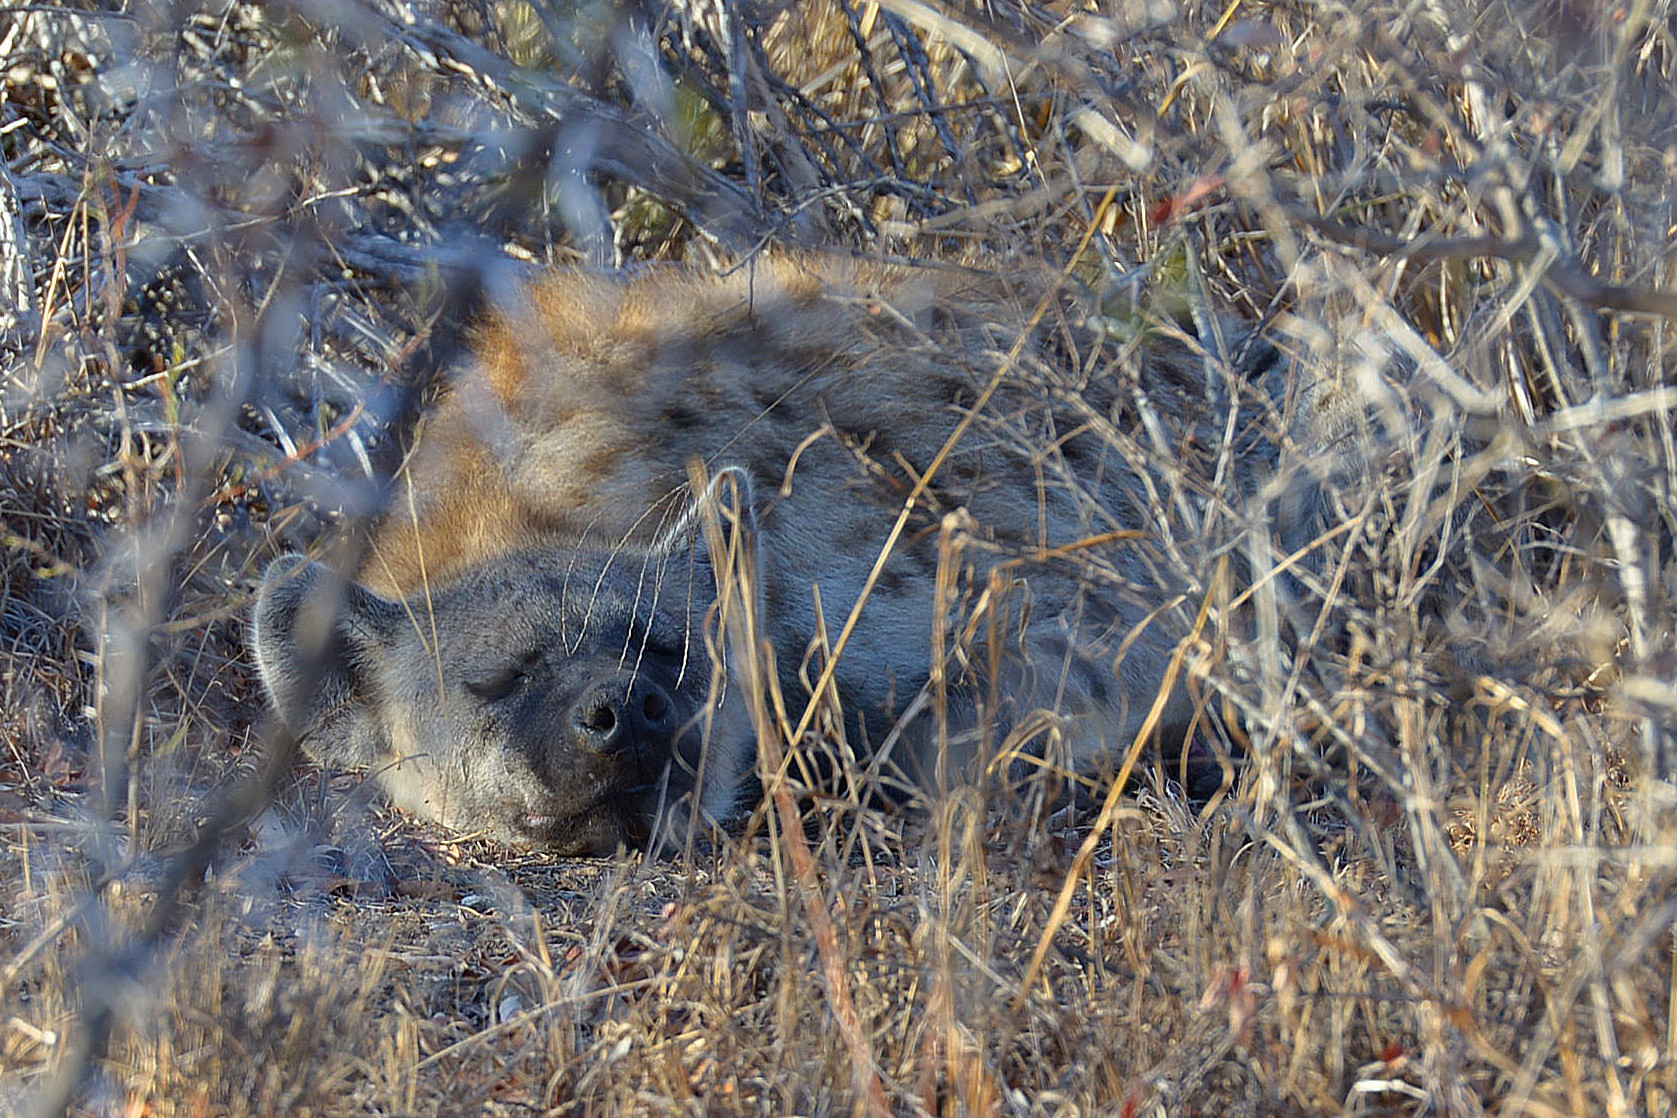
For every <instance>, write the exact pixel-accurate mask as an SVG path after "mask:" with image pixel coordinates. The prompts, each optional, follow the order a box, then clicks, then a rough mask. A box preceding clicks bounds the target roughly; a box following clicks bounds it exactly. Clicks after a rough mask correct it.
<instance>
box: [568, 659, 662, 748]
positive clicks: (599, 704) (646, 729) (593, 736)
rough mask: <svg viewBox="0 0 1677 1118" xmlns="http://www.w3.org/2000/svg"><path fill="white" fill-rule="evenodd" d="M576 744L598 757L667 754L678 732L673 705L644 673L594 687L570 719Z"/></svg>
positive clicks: (614, 678) (627, 674)
mask: <svg viewBox="0 0 1677 1118" xmlns="http://www.w3.org/2000/svg"><path fill="white" fill-rule="evenodd" d="M570 721H571V729H572V732H573V733H574V734H575V735H576V741H577V744H578V745H580V746H581V747H583V748H584V749H587V750H590V751H592V752H594V753H597V754H600V755H602V756H612V755H617V754H623V753H635V754H640V755H646V754H653V755H656V754H658V753H667V752H668V750H669V747H670V742H671V739H673V738H674V737H675V735H676V732H677V731H678V730H679V729H680V728H681V723H680V720H679V716H678V714H677V709H676V702H675V699H674V698H673V697H672V696H671V695H670V693H669V691H667V690H665V688H664V687H663V686H662V685H660V684H659V683H658V681H657V680H654V679H651V678H649V677H648V676H647V675H646V674H645V673H633V672H622V673H619V674H617V675H614V676H612V677H611V678H609V679H605V680H600V681H598V682H596V683H594V684H593V685H592V686H591V687H589V688H588V690H587V691H586V692H584V694H583V696H582V698H581V699H579V700H578V701H577V703H576V705H575V706H574V707H572V708H571V713H570Z"/></svg>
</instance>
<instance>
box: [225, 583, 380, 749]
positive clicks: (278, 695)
mask: <svg viewBox="0 0 1677 1118" xmlns="http://www.w3.org/2000/svg"><path fill="white" fill-rule="evenodd" d="M403 622H404V616H403V612H402V607H401V604H400V603H397V602H392V601H388V600H386V599H384V598H381V597H379V596H378V595H377V594H374V593H372V592H371V591H369V590H366V589H364V588H362V587H361V586H358V585H356V584H355V583H353V582H350V581H349V580H347V579H344V578H342V577H340V576H339V575H337V574H334V573H333V572H332V571H330V570H328V569H327V568H326V567H323V566H322V565H321V564H319V563H316V562H313V561H312V560H310V559H308V558H306V557H305V556H302V555H282V556H281V557H280V558H278V559H275V560H274V561H273V562H272V563H270V564H269V565H268V570H267V573H265V574H264V575H263V576H262V588H261V590H260V591H259V592H258V593H257V598H256V609H255V610H254V611H253V612H252V614H251V620H250V646H251V649H252V650H253V652H254V654H255V656H256V670H257V672H258V674H259V675H261V677H262V686H263V688H264V689H265V690H266V691H267V692H268V699H269V701H270V702H271V703H273V706H274V710H275V711H276V712H277V713H278V714H279V716H280V718H281V720H282V721H284V723H285V724H286V726H287V727H289V728H290V729H291V731H292V732H293V733H295V734H296V735H297V738H298V740H299V741H300V742H301V744H302V746H303V748H304V750H305V751H306V752H307V753H308V755H309V756H310V757H312V758H314V759H315V760H316V761H319V762H320V763H321V764H323V765H326V766H327V767H329V768H344V769H351V768H365V767H368V766H370V765H373V764H376V763H377V762H378V761H379V759H380V757H381V756H382V754H383V753H384V750H383V748H382V745H383V737H384V735H383V730H382V729H381V728H380V724H379V720H378V718H377V711H376V709H375V707H374V697H373V696H374V690H373V688H374V677H373V671H374V667H375V666H376V665H377V663H378V662H379V660H380V659H381V658H383V657H384V656H387V655H389V649H390V646H391V645H392V644H393V643H394V641H395V639H396V637H397V635H398V633H399V631H400V628H399V627H400V626H401V625H402V624H403Z"/></svg>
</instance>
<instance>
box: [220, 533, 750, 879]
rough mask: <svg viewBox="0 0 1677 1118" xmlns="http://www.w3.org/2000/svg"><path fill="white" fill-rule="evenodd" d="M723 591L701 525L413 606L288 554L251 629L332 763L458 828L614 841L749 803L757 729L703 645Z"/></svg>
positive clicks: (321, 757)
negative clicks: (363, 773) (367, 775)
mask: <svg viewBox="0 0 1677 1118" xmlns="http://www.w3.org/2000/svg"><path fill="white" fill-rule="evenodd" d="M714 594H715V583H714V578H713V576H712V574H711V572H710V569H709V563H708V561H707V559H706V557H705V555H704V552H703V548H702V546H700V545H699V544H698V543H697V542H696V534H694V533H687V534H686V535H685V537H684V540H683V541H682V542H680V543H676V544H666V545H661V546H660V547H658V548H655V549H654V550H652V551H650V552H645V551H642V552H629V551H588V550H581V551H579V550H576V549H572V548H546V547H532V548H529V549H526V550H521V551H516V552H513V553H510V554H507V555H504V556H502V557H500V558H498V559H495V560H493V561H491V562H488V563H485V564H482V565H480V566H477V567H474V568H472V569H470V570H468V571H467V572H465V573H464V574H462V575H461V576H460V577H458V578H456V579H454V580H452V581H450V582H448V583H446V584H445V585H442V586H438V587H435V588H434V589H433V590H432V592H431V593H430V594H429V595H425V594H420V595H415V596H414V597H413V598H411V599H409V600H407V601H393V600H390V599H387V598H384V597H381V596H379V595H377V594H374V593H373V592H371V591H369V590H367V589H366V588H365V587H362V586H360V585H358V584H356V583H354V582H349V581H346V580H343V579H341V578H339V577H337V576H335V575H334V574H333V573H332V572H330V571H329V570H328V569H327V568H325V567H324V566H322V565H321V564H319V563H314V562H311V561H309V560H307V559H305V558H303V557H301V556H295V555H293V556H285V557H282V558H280V559H277V560H275V561H274V563H273V564H272V565H271V566H270V567H269V569H268V572H267V574H266V576H265V577H264V579H263V582H262V588H261V592H260V595H259V597H258V600H257V605H256V609H255V612H254V615H253V618H252V622H251V637H252V646H253V647H254V649H255V655H256V662H257V666H258V669H259V671H260V674H261V677H262V681H263V683H264V685H265V686H266V688H267V690H268V694H269V698H270V699H271V700H272V702H273V704H274V707H275V709H276V710H277V711H278V712H279V713H280V716H281V718H282V719H284V720H285V722H286V723H287V724H288V726H289V727H290V728H291V729H292V731H293V732H294V733H295V734H296V735H297V737H298V739H299V740H300V742H301V744H302V747H303V749H304V751H305V752H306V753H307V754H308V755H309V756H310V757H312V758H313V759H314V760H316V761H318V762H319V763H320V764H322V765H323V766H325V767H327V768H332V769H362V770H367V771H369V772H371V773H372V774H374V775H375V777H376V779H377V780H378V783H379V785H380V786H381V788H382V789H383V791H384V792H385V794H386V795H387V796H388V797H389V798H390V799H391V800H392V801H393V802H394V803H396V804H397V805H398V806H401V807H403V808H406V809H407V810H409V811H412V812H414V813H416V814H418V815H421V816H424V817H427V818H430V819H433V820H436V821H437V822H440V823H442V824H443V825H444V826H446V827H448V828H450V829H452V830H455V831H459V832H462V833H465V834H475V835H482V836H484V837H488V838H492V839H495V840H497V841H500V842H504V843H509V844H512V845H518V846H532V847H540V848H543V849H547V850H551V851H553V852H556V853H566V854H599V853H608V854H609V853H611V852H612V851H613V850H615V849H616V848H617V847H618V846H619V845H626V846H630V847H633V846H635V845H640V844H645V843H647V842H648V841H649V840H650V841H655V842H668V841H672V840H674V839H676V838H678V837H679V833H680V832H681V831H684V830H685V827H686V825H687V824H689V823H691V822H692V820H693V815H694V812H695V810H696V811H697V812H698V813H699V814H700V815H701V816H704V817H708V818H710V819H716V820H721V819H724V818H726V817H727V816H728V815H729V814H731V813H732V812H733V810H734V809H735V808H736V806H737V805H736V804H735V803H734V800H735V799H736V798H737V797H738V795H739V794H740V793H739V789H740V786H741V785H742V783H744V782H745V774H746V770H748V768H749V766H750V764H751V756H752V741H751V737H750V733H749V724H750V723H749V718H748V717H747V716H746V715H745V714H744V713H743V712H742V711H743V708H742V704H741V703H740V701H738V700H737V699H736V698H735V697H734V696H733V695H732V694H731V693H730V692H732V691H734V690H736V689H731V688H728V687H727V686H726V681H725V680H722V679H713V676H716V675H717V673H715V672H713V670H712V665H711V661H710V657H709V655H708V654H707V653H706V642H705V640H704V637H703V631H702V627H703V624H704V619H705V614H706V612H707V610H708V608H709V605H710V602H711V601H712V600H713V598H714ZM654 830H660V831H661V832H662V833H661V834H659V835H658V836H656V838H655V837H654V836H653V835H652V833H651V832H652V831H654Z"/></svg>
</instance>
